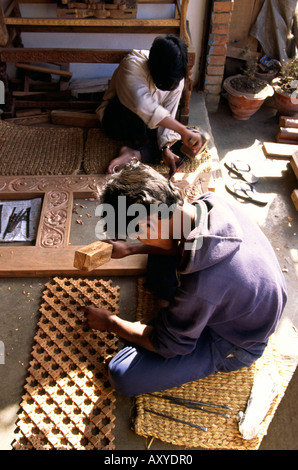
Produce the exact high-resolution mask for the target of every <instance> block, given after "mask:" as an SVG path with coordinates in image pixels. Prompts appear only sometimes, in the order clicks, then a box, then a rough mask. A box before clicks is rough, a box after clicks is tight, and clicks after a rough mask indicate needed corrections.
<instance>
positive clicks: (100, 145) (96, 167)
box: [83, 129, 211, 176]
mask: <svg viewBox="0 0 298 470" xmlns="http://www.w3.org/2000/svg"><path fill="white" fill-rule="evenodd" d="M123 145H124V143H123V142H119V141H115V140H113V139H111V138H109V137H107V136H106V134H105V133H104V131H103V130H102V129H90V130H89V131H88V135H87V141H86V145H85V151H84V164H83V167H84V171H85V172H86V173H87V174H102V173H105V171H106V168H107V166H108V164H109V163H110V161H111V160H113V159H114V158H116V157H117V155H118V153H119V150H120V148H121V147H122V146H123ZM150 166H152V167H153V168H154V169H155V170H157V171H159V172H160V173H161V174H163V175H164V176H168V173H169V168H168V167H167V166H166V165H164V164H151V165H150ZM179 171H181V172H183V173H192V172H195V171H198V172H200V173H201V172H208V171H211V156H210V153H209V152H208V149H205V150H204V152H202V153H201V154H200V155H198V157H196V158H194V159H187V160H186V161H185V164H184V165H183V166H182V167H181V168H180V169H179Z"/></svg>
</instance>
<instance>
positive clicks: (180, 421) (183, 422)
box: [144, 408, 208, 432]
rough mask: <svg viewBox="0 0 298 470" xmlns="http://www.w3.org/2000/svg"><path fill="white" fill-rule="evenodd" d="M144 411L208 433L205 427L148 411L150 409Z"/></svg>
mask: <svg viewBox="0 0 298 470" xmlns="http://www.w3.org/2000/svg"><path fill="white" fill-rule="evenodd" d="M144 411H147V412H148V413H153V414H155V415H157V416H161V417H162V418H167V419H171V420H172V421H176V422H177V423H182V424H186V425H187V426H191V427H192V428H196V429H200V430H201V431H205V432H207V431H208V429H207V428H205V427H204V426H199V425H198V424H193V423H188V422H187V421H183V420H182V419H178V418H174V417H173V416H168V415H164V414H162V413H158V412H157V411H153V410H148V408H144Z"/></svg>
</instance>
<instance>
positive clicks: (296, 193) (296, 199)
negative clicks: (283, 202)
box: [291, 189, 298, 211]
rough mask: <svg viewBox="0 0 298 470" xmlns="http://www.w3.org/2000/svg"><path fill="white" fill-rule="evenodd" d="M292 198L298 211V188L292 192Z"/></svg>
mask: <svg viewBox="0 0 298 470" xmlns="http://www.w3.org/2000/svg"><path fill="white" fill-rule="evenodd" d="M291 199H292V201H293V203H294V206H295V209H296V211H298V189H294V191H293V192H292V194H291Z"/></svg>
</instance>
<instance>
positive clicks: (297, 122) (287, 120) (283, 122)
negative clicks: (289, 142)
mask: <svg viewBox="0 0 298 470" xmlns="http://www.w3.org/2000/svg"><path fill="white" fill-rule="evenodd" d="M279 126H280V127H293V128H298V118H293V117H288V116H280V118H279Z"/></svg>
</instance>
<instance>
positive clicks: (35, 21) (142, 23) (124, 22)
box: [4, 18, 180, 30]
mask: <svg viewBox="0 0 298 470" xmlns="http://www.w3.org/2000/svg"><path fill="white" fill-rule="evenodd" d="M4 22H5V24H6V26H20V27H22V26H31V27H34V26H36V27H40V26H46V27H47V28H48V27H52V26H53V27H55V26H56V27H65V26H66V27H78V26H84V27H88V26H96V27H118V26H122V27H125V28H131V30H133V29H134V28H139V27H149V28H155V27H161V26H163V27H166V28H173V27H177V28H180V19H175V18H166V19H155V18H153V19H138V18H131V19H122V18H121V19H120V18H119V19H114V18H113V19H110V18H106V19H102V20H101V19H97V18H96V19H95V18H92V19H88V18H85V19H77V18H76V19H66V18H4Z"/></svg>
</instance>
